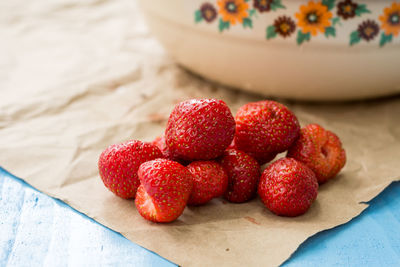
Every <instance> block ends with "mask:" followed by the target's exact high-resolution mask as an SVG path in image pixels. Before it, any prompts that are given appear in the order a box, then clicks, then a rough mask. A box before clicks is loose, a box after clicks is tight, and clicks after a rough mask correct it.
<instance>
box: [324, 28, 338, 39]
mask: <svg viewBox="0 0 400 267" xmlns="http://www.w3.org/2000/svg"><path fill="white" fill-rule="evenodd" d="M325 36H326V37H327V38H329V36H333V37H336V29H335V28H334V27H327V28H325Z"/></svg>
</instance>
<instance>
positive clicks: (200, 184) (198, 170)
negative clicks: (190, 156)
mask: <svg viewBox="0 0 400 267" xmlns="http://www.w3.org/2000/svg"><path fill="white" fill-rule="evenodd" d="M186 168H187V169H188V170H189V171H190V172H191V173H192V175H193V177H194V180H193V189H192V193H191V194H190V197H189V201H188V204H189V205H201V204H205V203H207V202H208V201H210V200H211V199H213V198H215V197H220V196H222V195H223V194H224V193H225V190H226V188H227V186H228V176H227V175H226V173H225V171H224V169H223V168H222V167H221V165H220V164H218V163H217V162H215V161H195V162H192V163H190V164H189V165H188V166H187V167H186Z"/></svg>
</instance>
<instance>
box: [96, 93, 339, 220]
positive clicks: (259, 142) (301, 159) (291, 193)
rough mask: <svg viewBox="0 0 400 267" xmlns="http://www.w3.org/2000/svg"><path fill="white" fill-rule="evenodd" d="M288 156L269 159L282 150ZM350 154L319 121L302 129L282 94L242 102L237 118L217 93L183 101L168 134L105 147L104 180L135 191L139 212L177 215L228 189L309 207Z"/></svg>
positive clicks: (296, 210)
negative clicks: (278, 98)
mask: <svg viewBox="0 0 400 267" xmlns="http://www.w3.org/2000/svg"><path fill="white" fill-rule="evenodd" d="M284 151H288V152H287V155H286V157H284V158H281V159H279V160H276V161H274V162H273V163H270V164H269V165H268V166H267V167H266V168H265V170H264V171H263V172H262V173H261V165H263V164H265V163H267V162H270V161H272V160H273V159H274V158H275V156H276V155H277V154H278V153H281V152H284ZM345 162H346V154H345V151H344V149H343V148H342V144H341V142H340V140H339V138H338V137H337V136H336V135H335V134H334V133H332V132H330V131H327V130H325V129H323V128H322V127H321V126H319V125H317V124H310V125H307V126H305V127H304V128H302V129H300V125H299V122H298V120H297V118H296V116H295V115H294V113H293V112H292V111H290V110H289V109H288V108H287V107H286V106H284V105H282V104H280V103H278V102H275V101H268V100H266V101H260V102H255V103H248V104H246V105H244V106H242V107H241V108H240V109H239V111H238V112H237V114H236V117H235V118H234V117H233V116H232V113H231V111H230V109H229V107H228V106H227V105H226V104H225V103H224V102H223V101H222V100H216V99H192V100H188V101H184V102H181V103H179V104H177V105H176V106H175V108H174V110H173V111H172V113H171V114H170V117H169V119H168V123H167V128H166V130H165V135H164V136H163V137H159V138H156V139H155V140H154V141H153V142H152V143H145V142H141V141H138V140H132V141H128V142H126V143H122V144H116V145H111V146H110V147H108V148H107V149H106V150H104V151H103V153H102V154H101V155H100V159H99V172H100V176H101V178H102V180H103V182H104V185H105V186H106V187H107V188H108V189H109V190H110V191H112V192H113V193H114V194H116V195H117V196H119V197H121V198H125V199H130V198H135V204H136V207H137V210H138V211H139V213H140V214H141V215H142V216H143V217H144V218H145V219H147V220H150V221H153V222H171V221H173V220H175V219H177V218H178V217H179V216H180V215H181V214H182V212H183V210H184V209H185V207H186V205H202V204H205V203H207V202H208V201H210V200H211V199H213V198H216V197H220V196H223V197H224V198H225V199H227V200H228V201H230V202H235V203H242V202H246V201H248V200H250V199H252V198H254V197H255V196H256V194H257V192H258V195H259V196H260V198H261V200H262V202H263V203H264V204H265V206H266V207H267V208H268V209H269V210H270V211H272V212H273V213H275V214H277V215H281V216H298V215H301V214H303V213H305V212H306V211H307V210H308V209H309V207H310V206H311V204H312V203H313V202H314V200H315V199H316V197H317V193H318V184H321V183H324V182H326V181H328V180H329V179H331V178H333V177H335V176H336V174H337V173H338V172H339V171H340V170H341V169H342V167H343V166H344V164H345Z"/></svg>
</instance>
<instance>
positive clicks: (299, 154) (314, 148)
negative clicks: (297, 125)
mask: <svg viewBox="0 0 400 267" xmlns="http://www.w3.org/2000/svg"><path fill="white" fill-rule="evenodd" d="M287 156H288V157H291V158H294V159H297V160H298V161H301V162H303V163H304V164H306V165H307V166H308V167H309V168H310V169H311V170H313V171H314V173H315V175H316V176H317V179H318V182H319V183H320V184H322V183H325V182H326V181H328V180H329V179H331V178H333V177H335V176H336V174H338V173H339V171H340V170H341V169H342V168H343V166H344V165H345V163H346V152H345V150H344V149H343V148H342V143H341V142H340V139H339V137H337V135H336V134H334V133H332V132H331V131H327V130H325V129H324V128H322V127H321V126H319V125H318V124H309V125H307V126H306V127H304V128H302V129H301V133H300V138H299V139H297V141H296V142H295V143H294V144H293V146H292V147H291V148H290V149H289V151H288V154H287Z"/></svg>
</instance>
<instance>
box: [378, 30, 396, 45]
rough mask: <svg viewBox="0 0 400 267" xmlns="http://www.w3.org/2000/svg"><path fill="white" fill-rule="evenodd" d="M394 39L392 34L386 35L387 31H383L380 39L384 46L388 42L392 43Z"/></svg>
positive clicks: (380, 43)
mask: <svg viewBox="0 0 400 267" xmlns="http://www.w3.org/2000/svg"><path fill="white" fill-rule="evenodd" d="M392 39H393V35H392V34H389V35H386V34H385V33H382V34H381V40H380V41H379V45H380V47H382V46H384V45H385V44H387V43H390V42H391V41H392Z"/></svg>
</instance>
